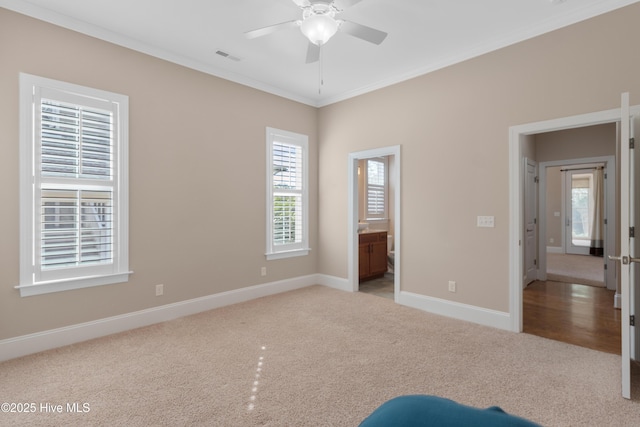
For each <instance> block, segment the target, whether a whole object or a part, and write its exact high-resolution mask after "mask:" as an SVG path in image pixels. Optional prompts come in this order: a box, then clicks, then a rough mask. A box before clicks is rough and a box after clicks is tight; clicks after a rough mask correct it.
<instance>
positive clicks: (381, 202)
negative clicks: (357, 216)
mask: <svg viewBox="0 0 640 427" xmlns="http://www.w3.org/2000/svg"><path fill="white" fill-rule="evenodd" d="M366 174H367V176H366V181H365V182H366V184H367V185H366V195H367V199H366V200H367V206H366V209H367V219H385V218H387V175H388V172H387V159H386V158H376V159H368V160H367V167H366Z"/></svg>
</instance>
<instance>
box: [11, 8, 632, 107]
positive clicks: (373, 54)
mask: <svg viewBox="0 0 640 427" xmlns="http://www.w3.org/2000/svg"><path fill="white" fill-rule="evenodd" d="M337 1H340V0H337ZM638 1H640V0H362V1H361V2H359V3H357V4H355V5H354V6H352V7H350V8H347V9H346V10H345V11H344V12H343V13H341V14H340V15H339V16H338V17H339V18H341V19H344V20H347V21H353V22H356V23H359V24H363V25H367V26H369V27H373V28H376V29H379V30H382V31H385V32H387V33H389V35H388V37H387V38H386V39H385V40H384V42H382V44H380V45H379V46H377V45H374V44H371V43H368V42H366V41H363V40H360V39H358V38H355V37H352V36H350V35H348V34H345V33H340V32H338V33H337V34H336V35H335V36H334V37H333V38H332V39H331V40H329V42H328V43H327V44H326V45H325V46H324V47H323V54H322V55H323V61H322V63H323V66H322V67H323V72H322V73H323V77H324V85H323V86H322V90H321V92H320V93H319V87H320V84H319V74H320V73H319V69H320V67H319V64H318V63H314V64H305V58H306V51H307V43H308V42H307V40H306V39H305V37H304V36H303V35H302V34H301V33H300V31H299V30H298V29H297V28H293V29H289V30H285V31H280V32H277V33H274V34H270V35H267V36H264V37H261V38H257V39H251V40H249V39H247V38H246V37H244V35H243V33H244V32H245V31H249V30H253V29H256V28H260V27H263V26H267V25H272V24H278V23H281V22H285V21H290V20H296V19H300V17H301V10H300V9H299V8H298V6H296V4H295V3H294V2H293V1H292V0H0V7H4V8H6V9H10V10H14V11H17V12H20V13H24V14H26V15H29V16H33V17H35V18H39V19H42V20H44V21H48V22H51V23H54V24H57V25H60V26H62V27H66V28H70V29H72V30H75V31H79V32H82V33H85V34H88V35H91V36H94V37H97V38H100V39H104V40H107V41H110V42H113V43H116V44H119V45H122V46H126V47H128V48H132V49H135V50H138V51H141V52H144V53H147V54H151V55H154V56H157V57H160V58H163V59H166V60H168V61H172V62H175V63H178V64H181V65H184V66H187V67H191V68H194V69H197V70H200V71H203V72H206V73H210V74H212V75H215V76H219V77H222V78H225V79H228V80H231V81H235V82H238V83H241V84H244V85H248V86H251V87H254V88H257V89H260V90H264V91H267V92H270V93H274V94H277V95H280V96H283V97H286V98H290V99H293V100H296V101H299V102H303V103H305V104H309V105H313V106H324V105H328V104H331V103H333V102H337V101H340V100H344V99H347V98H350V97H352V96H355V95H359V94H362V93H366V92H368V91H371V90H374V89H378V88H381V87H384V86H388V85H390V84H393V83H397V82H399V81H403V80H406V79H408V78H412V77H415V76H418V75H421V74H425V73H428V72H430V71H434V70H437V69H439V68H442V67H445V66H448V65H451V64H454V63H456V62H460V61H463V60H465V59H469V58H472V57H474V56H477V55H481V54H483V53H486V52H489V51H492V50H495V49H499V48H501V47H504V46H508V45H510V44H513V43H516V42H519V41H522V40H525V39H528V38H531V37H534V36H536V35H539V34H543V33H545V32H548V31H551V30H554V29H557V28H560V27H563V26H566V25H570V24H573V23H575V22H578V21H581V20H584V19H587V18H590V17H593V16H596V15H599V14H602V13H605V12H608V11H610V10H613V9H617V8H619V7H622V6H625V5H628V4H631V3H636V2H638ZM218 50H220V51H224V52H226V53H228V54H230V55H232V56H234V57H237V58H239V59H240V60H239V61H234V60H231V59H228V58H225V57H223V56H220V55H218V54H216V51H218Z"/></svg>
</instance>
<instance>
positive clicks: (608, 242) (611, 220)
mask: <svg viewBox="0 0 640 427" xmlns="http://www.w3.org/2000/svg"><path fill="white" fill-rule="evenodd" d="M591 163H594V164H600V163H604V164H605V165H606V168H607V169H606V171H607V179H606V183H605V189H604V191H605V204H606V206H605V212H606V214H605V217H606V218H607V225H606V226H605V234H606V238H605V242H604V251H605V254H604V259H603V262H606V263H607V270H606V271H605V283H606V284H607V288H608V289H613V290H615V289H616V280H615V272H616V265H615V262H613V261H611V260H609V259H607V255H609V254H611V253H612V249H615V247H616V246H615V245H616V223H617V221H618V218H617V215H616V213H615V202H616V201H615V199H616V191H615V181H616V158H615V156H600V157H584V158H577V159H568V160H551V161H548V162H541V163H540V164H538V168H539V169H538V173H539V176H540V185H539V196H538V198H539V200H540V203H539V206H540V209H539V211H540V212H546V210H547V198H546V192H547V168H549V167H554V166H577V165H585V164H591ZM561 216H562V217H563V218H564V212H563V213H562V215H561ZM539 218H540V221H539V229H538V231H539V233H540V236H543V237H542V238H543V239H546V238H545V237H544V236H546V235H547V219H546V216H545V215H539ZM563 227H564V224H563ZM562 236H563V237H562V239H563V240H562V247H563V248H564V245H565V242H564V230H563V234H562ZM538 247H539V253H538V269H539V270H538V279H539V280H547V251H546V244H545V245H539V246H538Z"/></svg>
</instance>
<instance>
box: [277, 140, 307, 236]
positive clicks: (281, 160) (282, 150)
mask: <svg viewBox="0 0 640 427" xmlns="http://www.w3.org/2000/svg"><path fill="white" fill-rule="evenodd" d="M273 171H274V173H273V244H274V245H276V246H278V245H287V244H294V243H301V242H302V221H303V219H302V147H300V146H298V145H292V144H286V143H282V142H274V143H273Z"/></svg>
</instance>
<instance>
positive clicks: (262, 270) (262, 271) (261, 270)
mask: <svg viewBox="0 0 640 427" xmlns="http://www.w3.org/2000/svg"><path fill="white" fill-rule="evenodd" d="M260 275H261V276H266V275H267V267H262V268H261V269H260Z"/></svg>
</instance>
